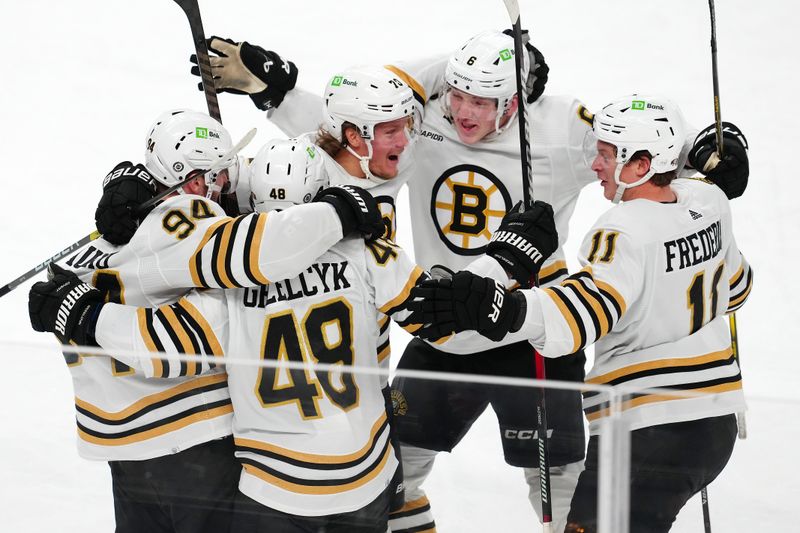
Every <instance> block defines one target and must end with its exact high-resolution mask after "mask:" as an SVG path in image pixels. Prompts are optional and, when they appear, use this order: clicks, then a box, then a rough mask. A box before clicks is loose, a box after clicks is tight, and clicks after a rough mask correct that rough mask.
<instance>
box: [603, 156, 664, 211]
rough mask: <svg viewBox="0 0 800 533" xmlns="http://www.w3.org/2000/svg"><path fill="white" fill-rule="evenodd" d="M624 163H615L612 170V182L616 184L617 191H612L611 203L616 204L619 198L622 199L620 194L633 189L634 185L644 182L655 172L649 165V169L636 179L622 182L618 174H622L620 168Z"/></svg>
mask: <svg viewBox="0 0 800 533" xmlns="http://www.w3.org/2000/svg"><path fill="white" fill-rule="evenodd" d="M624 166H625V165H624V164H621V163H617V168H616V170H614V183H616V184H617V192H615V193H614V198H612V199H611V203H613V204H618V203H619V202H620V200H622V195H623V194H624V193H625V191H627V190H628V189H633V188H634V187H638V186H639V185H641V184H642V183H644V182H646V181H647V180H649V179H650V178H652V177H653V174H655V172H654V171H653V167H650V170H648V171H647V174H645V175H644V176H642V177H641V178H639V179H638V180H636V181H634V182H633V183H623V182H621V181H620V180H619V176H620V174H622V168H623V167H624Z"/></svg>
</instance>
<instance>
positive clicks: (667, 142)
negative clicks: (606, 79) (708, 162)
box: [587, 94, 686, 203]
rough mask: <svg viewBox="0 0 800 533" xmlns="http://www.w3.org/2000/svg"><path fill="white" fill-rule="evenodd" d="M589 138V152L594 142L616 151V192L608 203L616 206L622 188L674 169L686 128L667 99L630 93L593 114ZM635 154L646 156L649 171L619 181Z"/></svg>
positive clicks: (676, 110)
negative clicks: (638, 177) (649, 158)
mask: <svg viewBox="0 0 800 533" xmlns="http://www.w3.org/2000/svg"><path fill="white" fill-rule="evenodd" d="M592 135H593V137H594V142H593V143H590V144H594V145H595V147H592V146H589V150H592V149H593V150H594V152H596V150H597V149H596V141H597V140H600V141H603V142H607V143H609V144H612V145H614V146H615V147H616V149H617V158H616V162H617V168H616V171H615V173H614V181H615V182H616V183H617V192H616V195H615V196H614V199H613V200H612V201H613V202H614V203H618V202H619V201H620V199H621V198H622V193H624V192H625V190H626V189H630V188H633V187H637V186H639V185H641V184H642V183H644V182H646V181H647V180H649V179H650V178H651V177H653V175H654V174H661V173H664V172H669V171H671V170H675V169H677V168H678V162H679V161H680V156H681V150H682V149H683V143H684V140H685V138H686V126H685V124H684V120H683V115H682V113H681V110H680V109H679V108H678V106H676V105H675V104H674V103H673V102H671V101H670V100H667V99H666V98H662V97H660V96H646V95H638V94H633V95H630V96H626V97H624V98H620V99H618V100H615V101H614V102H611V103H610V104H608V105H606V106H605V107H603V109H601V110H600V112H598V113H596V114H595V116H594V125H593V127H592ZM639 151H646V152H648V153H649V154H650V157H651V161H650V170H649V172H648V173H647V174H646V175H644V176H642V178H640V179H639V180H637V181H636V182H634V183H622V182H620V181H619V176H620V173H621V172H622V167H623V166H624V165H625V164H627V163H628V162H629V161H630V160H631V157H633V155H634V154H635V153H636V152H639ZM587 159H588V158H587ZM592 159H593V158H592Z"/></svg>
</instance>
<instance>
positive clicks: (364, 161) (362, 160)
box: [345, 139, 388, 183]
mask: <svg viewBox="0 0 800 533" xmlns="http://www.w3.org/2000/svg"><path fill="white" fill-rule="evenodd" d="M364 142H365V143H366V144H367V155H364V156H362V155H358V152H356V151H355V150H353V147H352V146H350V145H347V146H345V149H346V150H347V151H348V152H350V153H351V154H352V155H353V156H355V157H356V158H358V165H359V166H360V167H361V171H362V172H363V173H364V177H366V179H368V180H369V181H371V182H373V183H385V182H387V181H388V180H386V179H384V178H379V177H378V176H376V175H374V174H373V173H372V171H370V169H369V162H370V161H371V160H372V141H370V140H369V139H364Z"/></svg>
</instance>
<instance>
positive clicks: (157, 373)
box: [136, 307, 164, 378]
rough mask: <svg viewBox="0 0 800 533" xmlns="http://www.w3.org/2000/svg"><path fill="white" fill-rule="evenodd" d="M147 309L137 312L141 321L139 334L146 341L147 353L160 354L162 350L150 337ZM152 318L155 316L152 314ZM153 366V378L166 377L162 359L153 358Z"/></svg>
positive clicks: (141, 308) (140, 309)
mask: <svg viewBox="0 0 800 533" xmlns="http://www.w3.org/2000/svg"><path fill="white" fill-rule="evenodd" d="M147 311H148V310H147V309H145V308H144V307H140V308H138V309H137V310H136V317H137V318H138V319H139V334H140V335H141V337H142V340H143V341H144V345H145V347H147V351H149V352H159V351H160V350H159V349H158V347H157V346H156V343H155V341H154V340H153V337H152V336H151V335H150V328H149V327H148V324H147V314H148V313H147ZM150 316H151V317H152V316H153V314H152V313H150ZM150 362H151V364H152V365H153V376H154V377H157V378H158V377H164V364H163V363H162V362H161V359H160V358H158V357H153V358H151V359H150Z"/></svg>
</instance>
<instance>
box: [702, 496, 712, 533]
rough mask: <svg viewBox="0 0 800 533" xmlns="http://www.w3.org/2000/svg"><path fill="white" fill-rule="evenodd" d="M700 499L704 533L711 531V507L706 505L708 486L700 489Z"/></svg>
mask: <svg viewBox="0 0 800 533" xmlns="http://www.w3.org/2000/svg"><path fill="white" fill-rule="evenodd" d="M700 501H701V502H702V503H703V528H704V531H705V533H711V509H709V507H708V488H707V487H703V490H701V491H700Z"/></svg>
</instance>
